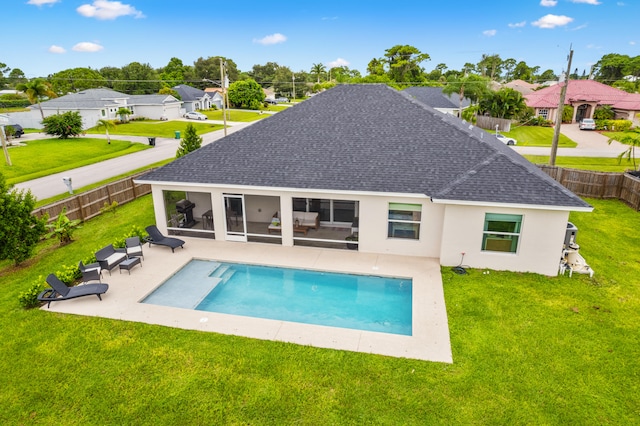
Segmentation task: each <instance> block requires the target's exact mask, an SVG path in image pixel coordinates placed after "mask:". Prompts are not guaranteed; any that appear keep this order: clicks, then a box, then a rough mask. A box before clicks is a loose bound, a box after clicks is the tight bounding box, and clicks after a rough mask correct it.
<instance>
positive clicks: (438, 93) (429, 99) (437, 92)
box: [404, 87, 471, 109]
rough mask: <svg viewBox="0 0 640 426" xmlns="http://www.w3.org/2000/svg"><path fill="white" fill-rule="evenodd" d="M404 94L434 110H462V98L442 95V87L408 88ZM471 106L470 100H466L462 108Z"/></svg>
mask: <svg viewBox="0 0 640 426" xmlns="http://www.w3.org/2000/svg"><path fill="white" fill-rule="evenodd" d="M404 92H405V93H408V94H409V95H411V96H412V97H413V98H415V99H416V100H417V101H419V102H422V103H423V104H425V105H429V106H430V107H432V108H455V109H459V108H460V97H459V96H458V95H457V94H451V95H445V94H444V93H442V87H407V88H406V89H404ZM469 105H471V101H470V100H469V98H464V99H463V100H462V108H466V107H468V106H469Z"/></svg>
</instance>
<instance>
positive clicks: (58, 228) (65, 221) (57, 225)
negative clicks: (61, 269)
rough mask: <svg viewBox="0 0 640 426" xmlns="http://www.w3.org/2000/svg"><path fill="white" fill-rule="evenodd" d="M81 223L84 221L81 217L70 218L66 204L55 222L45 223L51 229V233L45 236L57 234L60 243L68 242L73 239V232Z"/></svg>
mask: <svg viewBox="0 0 640 426" xmlns="http://www.w3.org/2000/svg"><path fill="white" fill-rule="evenodd" d="M81 223H82V221H81V220H80V219H75V220H70V219H69V218H68V217H67V207H66V206H65V207H63V208H62V211H61V212H60V214H58V218H57V219H56V220H55V221H54V222H53V223H49V224H47V225H45V227H46V228H47V229H48V230H49V233H48V234H47V235H46V236H45V237H46V238H51V237H53V236H54V235H55V236H56V237H57V238H58V240H59V241H60V245H65V244H68V243H70V242H71V241H72V240H73V238H72V237H73V232H74V231H75V230H76V229H77V228H80V227H81V226H80V224H81Z"/></svg>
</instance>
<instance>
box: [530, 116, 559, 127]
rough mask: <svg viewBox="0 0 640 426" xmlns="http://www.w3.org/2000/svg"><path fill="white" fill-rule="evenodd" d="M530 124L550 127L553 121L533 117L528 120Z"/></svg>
mask: <svg viewBox="0 0 640 426" xmlns="http://www.w3.org/2000/svg"><path fill="white" fill-rule="evenodd" d="M529 125H530V126H541V127H552V126H553V121H551V120H545V118H544V117H533V118H532V119H531V121H530V122H529Z"/></svg>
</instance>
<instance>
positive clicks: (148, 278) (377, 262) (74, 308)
mask: <svg viewBox="0 0 640 426" xmlns="http://www.w3.org/2000/svg"><path fill="white" fill-rule="evenodd" d="M182 238H183V239H184V240H185V241H186V244H185V248H184V249H180V248H178V249H176V251H175V253H171V250H169V249H167V248H166V247H159V246H153V247H148V246H147V245H145V246H144V256H145V257H144V261H143V262H142V267H141V268H138V267H136V268H134V269H132V270H131V275H129V274H127V273H122V274H119V273H114V274H113V275H112V276H105V277H104V278H103V282H107V283H109V291H108V292H107V293H106V294H105V295H104V296H103V300H102V301H98V300H97V299H96V300H91V299H86V298H85V299H75V300H69V301H64V302H58V303H52V304H51V308H50V309H46V308H44V309H45V310H47V311H52V312H60V313H69V314H77V315H89V316H98V317H104V318H112V319H119V320H126V321H137V322H144V323H148V324H158V325H164V326H168V327H177V328H183V329H189V330H198V331H204V332H216V333H222V334H231V335H237V336H244V337H250V338H256V339H264V340H276V341H283V342H289V343H295V344H300V345H310V346H315V347H321V348H329V349H338V350H348V351H354V352H365V353H373V354H380V355H386V356H392V357H405V358H412V359H420V360H428V361H437V362H447V363H451V362H452V355H451V345H450V341H449V329H448V323H447V313H446V307H445V303H444V293H443V288H442V279H441V276H440V266H439V263H438V261H437V259H430V258H421V257H409V256H393V255H380V254H369V253H359V252H357V251H348V250H344V251H343V250H339V251H336V250H326V249H319V248H315V247H281V246H275V245H272V244H257V243H234V242H220V241H212V240H208V239H202V238H189V237H182ZM193 258H200V259H215V260H220V261H229V262H242V263H253V264H262V265H271V266H282V267H293V268H304V269H317V270H324V271H335V272H346V273H359V274H371V275H386V276H397V277H411V278H412V279H413V299H412V303H413V309H412V310H413V335H412V336H400V335H394V334H387V333H377V332H368V331H360V330H352V329H342V328H335V327H325V326H317V325H309V324H299V323H292V322H285V321H275V320H265V319H259V318H250V317H242V316H235V315H226V314H217V313H211V312H203V311H194V310H186V309H178V308H170V307H164V306H155V305H150V304H142V303H138V302H139V301H140V300H142V299H143V298H144V297H145V296H146V295H147V294H148V293H150V292H151V291H152V290H153V289H155V288H156V287H157V286H158V285H160V284H161V283H162V282H163V281H164V280H165V279H166V278H168V277H169V276H170V275H172V274H173V273H175V272H176V271H177V270H178V269H180V268H181V267H182V266H183V265H184V264H186V263H187V262H189V261H190V260H191V259H193Z"/></svg>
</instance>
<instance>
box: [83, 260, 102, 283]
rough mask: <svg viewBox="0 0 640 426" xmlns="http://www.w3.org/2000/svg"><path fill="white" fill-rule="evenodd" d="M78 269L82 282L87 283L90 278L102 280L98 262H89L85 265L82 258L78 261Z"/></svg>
mask: <svg viewBox="0 0 640 426" xmlns="http://www.w3.org/2000/svg"><path fill="white" fill-rule="evenodd" d="M78 269H79V270H80V272H81V273H82V282H83V283H87V282H88V281H91V280H98V281H102V279H101V278H102V268H101V267H100V264H99V263H97V262H96V263H89V264H88V265H85V264H84V263H82V260H81V261H80V262H79V263H78Z"/></svg>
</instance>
